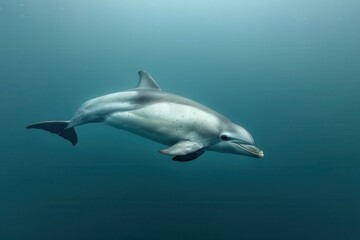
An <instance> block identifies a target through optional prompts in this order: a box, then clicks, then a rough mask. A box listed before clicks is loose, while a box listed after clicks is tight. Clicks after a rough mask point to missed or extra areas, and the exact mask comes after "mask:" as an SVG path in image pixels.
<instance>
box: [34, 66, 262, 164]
mask: <svg viewBox="0 0 360 240" xmlns="http://www.w3.org/2000/svg"><path fill="white" fill-rule="evenodd" d="M139 75H140V80H139V84H138V86H137V87H136V88H134V89H130V90H128V91H123V92H118V93H112V94H108V95H105V96H101V97H98V98H94V99H91V100H88V101H86V102H85V103H84V104H82V105H81V106H80V108H79V109H78V110H77V111H76V112H75V114H74V116H73V117H72V118H71V120H70V121H62V122H41V123H37V124H33V125H30V126H29V127H28V128H39V129H43V130H47V131H50V132H52V133H56V134H58V135H60V136H62V137H64V138H66V139H68V140H69V141H71V142H72V143H73V145H75V144H76V142H77V137H76V133H75V131H74V128H75V127H77V126H80V125H83V124H87V123H101V122H102V123H105V124H107V125H109V126H112V127H115V128H119V129H124V130H127V131H129V132H132V133H134V134H137V135H140V136H142V137H145V138H148V139H151V140H153V141H155V142H159V143H161V144H164V145H167V146H169V148H166V149H163V150H161V151H160V152H161V153H163V154H167V155H171V156H173V159H174V160H177V161H190V160H193V159H195V158H197V157H199V156H200V155H201V154H203V153H204V152H205V151H217V152H224V153H233V154H240V155H246V156H250V157H256V158H261V157H263V156H264V153H263V151H262V150H260V149H258V148H257V147H255V146H254V144H255V143H254V140H253V138H252V136H251V135H250V133H249V132H248V131H247V130H246V129H244V128H243V127H241V126H239V125H236V124H234V123H232V122H231V121H230V120H229V119H227V118H226V117H224V116H222V115H221V114H219V113H217V112H215V111H214V110H212V109H210V108H208V107H206V106H204V105H201V104H199V103H197V102H195V101H193V100H190V99H187V98H184V97H181V96H177V95H174V94H170V93H166V92H164V91H161V89H160V88H159V86H158V84H157V83H156V82H155V81H154V79H153V78H152V77H151V76H150V75H149V74H147V73H146V72H144V71H139ZM59 123H62V124H64V125H62V126H63V127H61V128H60V129H59V128H58V127H57V128H56V129H55V128H54V127H53V126H55V124H59ZM49 126H51V127H49ZM57 126H59V125H57ZM54 129H55V130H54ZM73 134H75V136H74V135H73ZM74 138H75V140H74Z"/></svg>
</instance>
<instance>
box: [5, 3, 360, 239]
mask: <svg viewBox="0 0 360 240" xmlns="http://www.w3.org/2000/svg"><path fill="white" fill-rule="evenodd" d="M359 9H360V2H359V1H352V0H344V1H340V0H333V1H328V0H327V1H325V0H315V1H313V0H312V1H310V0H294V1H285V0H274V1H271V0H252V1H250V0H247V1H245V0H240V1H231V0H225V1H215V0H208V1H205V0H199V1H187V0H185V1H178V0H175V1H164V0H163V1H161V0H155V1H152V0H150V1H145V0H143V1H141V0H138V1H130V0H119V1H115V0H113V1H110V0H105V1H95V0H88V1H84V0H52V1H45V0H42V1H41V0H32V1H30V0H23V1H19V0H0V84H1V85H0V112H1V117H0V123H1V124H0V133H1V134H0V239H2V240H10V239H11V240H13V239H15V240H17V239H69V240H72V239H156V240H157V239H360V230H359V229H360V205H359V200H360V189H359V186H360V174H359V172H360V161H359V160H360V159H359V156H358V149H359V144H360V125H359V122H360V121H359V120H360V107H359V104H360V94H359V91H360V82H359V81H360V28H359V26H358V25H359V22H360V15H359V14H358V10H359ZM138 70H146V71H148V72H149V73H150V74H152V75H153V77H154V78H155V79H156V80H157V82H158V83H159V85H160V86H161V88H162V89H164V90H166V91H168V92H172V93H176V94H179V95H182V96H185V97H188V98H191V99H194V100H196V101H199V102H201V103H203V104H205V105H207V106H209V107H211V108H213V109H215V110H217V111H218V112H220V113H222V114H224V115H226V116H227V117H229V118H230V119H232V120H233V121H234V122H236V123H239V124H241V125H242V126H244V127H246V128H247V129H248V130H249V131H250V132H251V133H252V135H253V137H254V138H255V140H256V142H257V146H259V147H260V148H261V149H263V150H264V152H265V158H263V159H253V158H248V157H243V156H236V155H230V154H220V153H214V152H207V153H205V154H204V155H203V156H201V157H200V158H199V159H197V160H195V161H192V162H188V163H178V162H174V161H172V160H171V159H170V158H169V157H167V156H164V155H161V154H159V153H158V150H159V149H162V148H163V146H162V145H160V144H157V143H154V142H151V141H149V140H147V139H143V138H140V137H138V136H135V135H132V134H130V133H127V132H124V131H119V130H116V129H112V128H110V127H107V126H104V125H101V124H93V125H90V124H89V125H85V126H81V127H79V128H78V129H77V132H78V136H79V143H78V145H77V146H76V147H72V146H71V145H70V144H69V143H68V142H65V141H64V140H63V139H61V138H58V137H55V136H53V135H50V134H48V133H45V132H41V131H31V130H26V129H25V127H26V126H27V125H28V124H30V123H33V122H37V121H43V120H56V119H60V120H62V119H68V118H70V117H71V115H72V114H73V112H74V111H75V109H76V108H77V107H78V106H79V105H80V104H81V103H83V102H84V101H85V100H87V99H90V98H93V97H96V96H100V95H104V94H107V93H111V92H116V91H121V90H126V89H129V88H132V87H134V86H135V85H136V84H137V80H138V76H137V71H138Z"/></svg>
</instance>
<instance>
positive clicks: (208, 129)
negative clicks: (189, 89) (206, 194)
mask: <svg viewBox="0 0 360 240" xmlns="http://www.w3.org/2000/svg"><path fill="white" fill-rule="evenodd" d="M104 122H105V123H106V124H108V125H110V126H112V127H116V128H120V129H125V130H127V131H130V132H132V133H135V134H137V135H140V136H143V137H146V138H149V139H152V140H154V141H156V142H159V143H162V144H166V145H172V144H174V143H176V142H178V141H180V140H186V139H197V140H198V141H201V142H203V143H204V144H205V145H207V144H208V143H210V142H212V141H214V138H217V137H218V136H219V127H218V126H219V119H218V118H217V116H214V115H213V114H211V113H208V112H206V111H203V110H201V109H198V108H196V107H194V106H189V105H183V104H178V103H168V102H159V103H154V104H150V105H146V106H144V107H142V108H139V109H135V110H131V111H118V112H114V113H112V114H111V115H109V116H108V117H107V118H106V119H105V121H104Z"/></svg>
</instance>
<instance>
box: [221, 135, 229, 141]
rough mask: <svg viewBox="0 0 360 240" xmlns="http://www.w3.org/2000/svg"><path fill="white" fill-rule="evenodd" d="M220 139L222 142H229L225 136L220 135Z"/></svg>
mask: <svg viewBox="0 0 360 240" xmlns="http://www.w3.org/2000/svg"><path fill="white" fill-rule="evenodd" d="M220 139H221V140H223V141H226V140H229V137H228V136H226V135H221V136H220Z"/></svg>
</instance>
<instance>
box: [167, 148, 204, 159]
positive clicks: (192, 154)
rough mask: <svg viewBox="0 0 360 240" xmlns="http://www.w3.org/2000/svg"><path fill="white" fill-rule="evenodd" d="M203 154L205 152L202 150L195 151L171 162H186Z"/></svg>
mask: <svg viewBox="0 0 360 240" xmlns="http://www.w3.org/2000/svg"><path fill="white" fill-rule="evenodd" d="M204 152H205V150H204V149H203V148H202V149H200V150H197V151H196V152H192V153H189V154H187V155H182V156H176V157H173V160H174V161H178V162H188V161H191V160H194V159H196V158H198V157H200V156H201V155H202V154H203V153H204Z"/></svg>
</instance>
